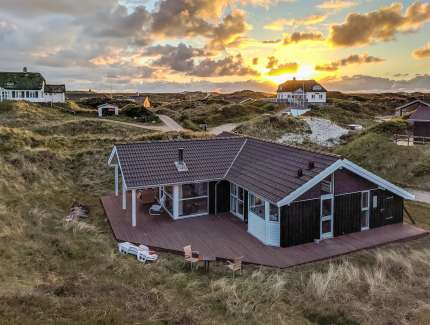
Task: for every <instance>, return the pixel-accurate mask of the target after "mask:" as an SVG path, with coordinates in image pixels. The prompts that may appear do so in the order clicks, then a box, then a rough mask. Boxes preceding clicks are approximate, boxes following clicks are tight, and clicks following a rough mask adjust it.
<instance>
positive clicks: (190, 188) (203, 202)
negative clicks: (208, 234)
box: [178, 183, 209, 217]
mask: <svg viewBox="0 0 430 325" xmlns="http://www.w3.org/2000/svg"><path fill="white" fill-rule="evenodd" d="M208 187H209V184H208V183H190V184H182V186H181V185H180V186H179V211H178V216H179V217H187V216H195V215H203V214H208V211H209V209H208V205H209V204H208V200H209V198H208V192H209V191H208Z"/></svg>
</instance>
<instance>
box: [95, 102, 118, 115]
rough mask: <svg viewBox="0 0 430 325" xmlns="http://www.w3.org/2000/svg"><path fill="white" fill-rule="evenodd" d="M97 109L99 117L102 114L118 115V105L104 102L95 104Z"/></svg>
mask: <svg viewBox="0 0 430 325" xmlns="http://www.w3.org/2000/svg"><path fill="white" fill-rule="evenodd" d="M97 111H98V114H99V117H102V116H103V115H118V114H119V107H118V106H116V105H113V104H108V103H105V104H102V105H99V106H97Z"/></svg>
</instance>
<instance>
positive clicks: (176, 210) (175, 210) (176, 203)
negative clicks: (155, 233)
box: [173, 185, 179, 219]
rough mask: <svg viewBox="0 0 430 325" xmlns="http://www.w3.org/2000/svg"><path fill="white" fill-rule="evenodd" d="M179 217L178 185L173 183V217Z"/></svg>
mask: <svg viewBox="0 0 430 325" xmlns="http://www.w3.org/2000/svg"><path fill="white" fill-rule="evenodd" d="M178 217H179V185H173V219H177V218H178Z"/></svg>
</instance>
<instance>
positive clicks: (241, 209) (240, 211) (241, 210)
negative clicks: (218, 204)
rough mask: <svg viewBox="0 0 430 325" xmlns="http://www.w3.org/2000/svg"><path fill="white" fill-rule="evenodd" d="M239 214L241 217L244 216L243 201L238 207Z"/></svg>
mask: <svg viewBox="0 0 430 325" xmlns="http://www.w3.org/2000/svg"><path fill="white" fill-rule="evenodd" d="M237 213H238V214H240V215H241V216H242V215H243V201H239V203H238V206H237Z"/></svg>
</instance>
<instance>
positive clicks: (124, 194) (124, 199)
mask: <svg viewBox="0 0 430 325" xmlns="http://www.w3.org/2000/svg"><path fill="white" fill-rule="evenodd" d="M122 209H123V210H126V209H127V190H126V188H125V182H124V179H123V180H122Z"/></svg>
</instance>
